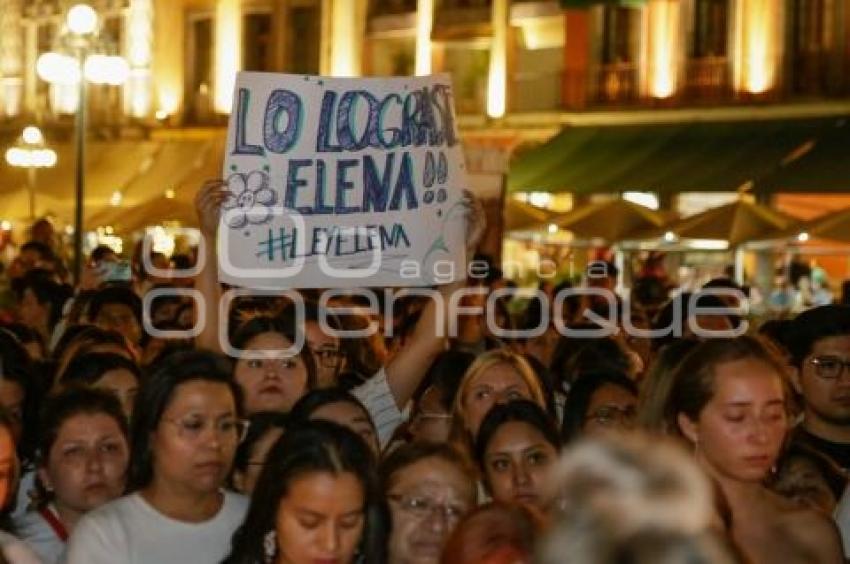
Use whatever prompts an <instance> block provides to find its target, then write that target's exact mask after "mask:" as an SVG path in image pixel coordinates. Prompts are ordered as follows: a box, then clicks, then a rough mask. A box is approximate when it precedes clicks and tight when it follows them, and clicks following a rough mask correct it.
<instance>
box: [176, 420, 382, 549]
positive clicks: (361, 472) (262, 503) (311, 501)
mask: <svg viewBox="0 0 850 564" xmlns="http://www.w3.org/2000/svg"><path fill="white" fill-rule="evenodd" d="M380 519H381V517H380V491H379V489H378V484H377V482H376V479H375V459H374V456H373V455H372V452H371V451H370V450H369V448H368V447H367V446H366V444H365V443H364V442H363V441H362V440H360V438H359V437H358V435H356V434H355V433H354V432H352V431H351V430H349V429H347V428H345V427H341V426H339V425H337V424H335V423H330V422H327V421H312V422H309V423H306V424H303V425H301V426H291V427H290V428H289V429H288V430H287V431H286V433H285V434H284V435H283V438H281V439H280V440H279V441H278V442H277V443H276V444H275V445H274V446H273V447H272V450H271V452H269V456H268V458H267V460H266V465H265V466H264V467H263V471H262V473H261V474H260V479H259V481H258V482H257V487H256V488H255V489H254V494H253V496H252V498H251V506H250V508H249V510H248V514H247V515H246V517H245V522H244V523H243V524H242V526H241V527H240V528H239V529H238V530H237V531H236V533H235V534H234V535H233V545H232V548H231V550H230V554H229V555H228V556H227V558H225V559H224V561H223V562H224V564H265V563H269V564H282V563H287V564H314V563H316V562H334V563H336V564H353V563H355V562H356V563H362V564H373V563H374V564H382V562H383V550H382V546H383V539H382V537H381V531H382V529H383V526H382V523H381V522H380ZM175 562H176V561H175Z"/></svg>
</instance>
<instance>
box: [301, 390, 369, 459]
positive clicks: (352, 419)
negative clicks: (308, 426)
mask: <svg viewBox="0 0 850 564" xmlns="http://www.w3.org/2000/svg"><path fill="white" fill-rule="evenodd" d="M289 419H290V422H291V423H292V424H293V425H297V424H299V423H304V422H306V421H316V420H321V421H331V422H333V423H336V424H337V425H342V426H343V427H348V428H349V429H351V430H352V431H354V432H355V433H357V434H358V435H360V438H362V439H363V441H364V442H365V443H366V444H367V445H369V448H370V449H371V450H372V452H373V453H374V454H375V457H376V458H377V457H378V456H380V454H381V447H380V445H379V444H378V433H377V431H376V430H375V424H374V423H373V422H372V418H371V417H370V416H369V412H368V411H366V408H365V407H364V406H363V404H362V403H360V400H358V399H357V398H356V397H354V396H353V395H351V394H350V393H348V392H346V391H345V390H342V389H340V388H325V389H322V390H313V391H312V392H309V393H307V395H305V396H304V397H302V398H301V399H300V400H298V403H296V404H295V406H294V407H293V408H292V411H291V412H290V413H289Z"/></svg>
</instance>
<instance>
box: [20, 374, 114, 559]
mask: <svg viewBox="0 0 850 564" xmlns="http://www.w3.org/2000/svg"><path fill="white" fill-rule="evenodd" d="M127 434H128V432H127V420H126V418H125V417H124V413H123V411H122V406H121V403H120V402H119V401H118V399H117V398H116V397H114V396H113V395H112V394H111V393H109V392H106V391H103V390H96V389H90V388H82V387H77V388H74V387H72V388H68V389H67V390H65V391H63V392H61V393H59V394H58V395H56V396H53V397H51V398H49V399H48V400H47V402H46V403H45V405H44V406H43V408H42V415H41V421H40V425H39V444H38V458H37V464H38V481H37V482H36V485H37V488H38V493H39V495H38V504H37V507H36V508H35V509H33V510H31V511H28V512H27V513H26V514H25V515H24V516H23V517H22V518H20V519H19V520H17V521H16V522H15V526H16V530H17V531H18V534H20V536H21V538H23V539H24V540H26V541H27V542H28V543H29V544H30V546H32V547H33V548H34V549H35V551H36V552H37V553H38V555H39V557H40V558H41V559H42V561H44V562H45V564H52V563H56V562H60V561H61V558H62V555H63V554H64V553H65V543H66V542H67V540H68V536H69V535H70V534H71V533H72V532H73V531H74V528H75V527H76V525H77V523H78V522H79V520H80V519H81V518H82V516H83V515H85V514H86V513H88V512H89V511H91V510H93V509H96V508H98V507H100V506H101V505H103V504H105V503H107V502H110V501H112V500H113V499H115V498H118V497H120V496H121V495H123V493H124V487H125V485H126V480H127V466H128V463H129V460H130V446H129V440H128V438H127Z"/></svg>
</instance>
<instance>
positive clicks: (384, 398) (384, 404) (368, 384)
mask: <svg viewBox="0 0 850 564" xmlns="http://www.w3.org/2000/svg"><path fill="white" fill-rule="evenodd" d="M351 393H352V394H353V395H354V397H356V398H357V399H358V400H360V402H361V403H362V404H363V405H364V407H366V411H368V412H369V415H370V416H371V417H372V421H373V422H374V423H375V429H376V431H377V433H378V442H379V443H380V445H381V449H382V450H383V449H384V448H385V447H386V446H387V444H388V443H389V442H390V439H391V438H392V436H393V433H394V432H395V430H396V429H397V428H398V426H399V425H401V424H402V423H404V421H405V419H406V418H407V413H406V412H407V410H405V412H402V411H401V410H400V409H399V408H398V405H396V401H395V397H393V392H392V390H390V385H389V383H388V382H387V371H386V370H385V369H384V368H383V367H381V369H380V370H378V372H376V373H375V375H374V376H372V377H371V378H369V379H368V380H366V381H365V382H364V383H362V384H360V385H359V386H357V387H356V388H354V389H353V390H351Z"/></svg>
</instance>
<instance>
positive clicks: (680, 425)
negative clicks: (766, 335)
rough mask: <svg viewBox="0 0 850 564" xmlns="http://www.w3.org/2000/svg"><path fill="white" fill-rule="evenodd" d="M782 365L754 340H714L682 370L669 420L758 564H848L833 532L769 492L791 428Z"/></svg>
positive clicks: (824, 521) (737, 539) (733, 532)
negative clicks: (766, 483)
mask: <svg viewBox="0 0 850 564" xmlns="http://www.w3.org/2000/svg"><path fill="white" fill-rule="evenodd" d="M784 370H785V366H784V363H783V362H782V361H781V360H779V358H778V357H777V356H776V355H775V354H774V353H773V352H772V350H771V349H769V348H767V347H766V346H765V345H764V344H763V342H761V341H760V340H758V339H756V338H753V337H739V338H736V339H713V340H709V341H705V342H703V343H701V344H700V345H698V346H697V347H696V348H695V349H694V350H693V351H691V353H690V354H688V356H687V357H686V358H685V359H684V360H683V361H682V364H681V365H679V367H678V369H677V371H676V372H677V373H676V375H675V377H674V381H673V388H672V389H671V391H670V397H669V400H668V403H667V408H666V410H665V413H666V415H667V420H668V426H669V428H670V429H675V430H676V431H678V433H679V434H680V435H681V436H682V437H683V438H684V439H685V440H687V441H688V442H689V443H690V445H692V448H693V450H694V456H695V458H696V461H697V462H698V463H699V464H700V466H701V467H702V468H703V469H704V470H705V472H706V473H707V474H708V475H709V476H710V477H711V478H712V479H713V480H714V481H715V483H716V484H717V486H718V487H719V490H720V492H721V493H722V495H723V497H724V498H725V502H726V504H728V507H729V510H730V511H731V519H730V522H731V529H730V531H729V534H730V537H731V539H732V540H733V542H734V543H735V545H736V546H737V547H738V548H739V550H740V551H741V552H742V553H743V554H744V555H745V557H746V558H747V560H748V561H750V562H753V563H755V564H761V563H769V562H787V563H789V564H791V563H797V562H819V563H822V564H832V563H836V564H837V563H840V562H843V556H842V548H841V541H840V538H839V536H838V532H837V530H836V528H835V525H834V524H833V523H832V522H831V521H830V520H829V518H828V517H826V516H825V515H822V514H819V513H818V512H815V511H812V510H809V509H802V508H800V507H798V506H797V505H796V504H794V503H792V502H790V501H788V500H785V499H784V498H782V497H780V496H778V495H777V494H775V493H773V492H771V491H769V490H768V489H767V488H766V487H765V486H764V485H763V482H764V480H765V479H766V478H767V477H768V475H769V474H770V472H771V469H772V468H773V466H774V464H775V463H776V461H777V458H778V457H779V453H780V450H781V448H782V443H783V441H784V440H785V436H786V434H787V431H788V426H789V401H790V399H789V392H788V386H787V382H786V375H785V372H784Z"/></svg>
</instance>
